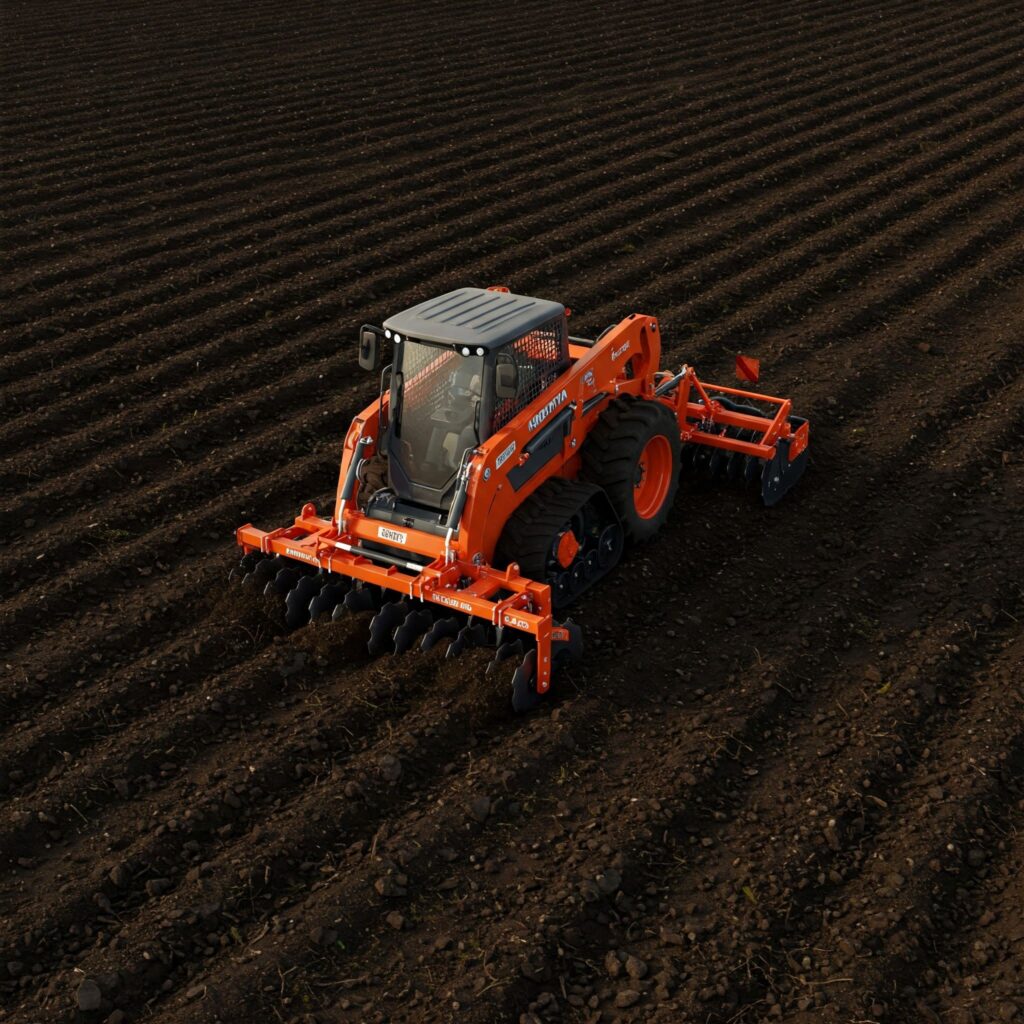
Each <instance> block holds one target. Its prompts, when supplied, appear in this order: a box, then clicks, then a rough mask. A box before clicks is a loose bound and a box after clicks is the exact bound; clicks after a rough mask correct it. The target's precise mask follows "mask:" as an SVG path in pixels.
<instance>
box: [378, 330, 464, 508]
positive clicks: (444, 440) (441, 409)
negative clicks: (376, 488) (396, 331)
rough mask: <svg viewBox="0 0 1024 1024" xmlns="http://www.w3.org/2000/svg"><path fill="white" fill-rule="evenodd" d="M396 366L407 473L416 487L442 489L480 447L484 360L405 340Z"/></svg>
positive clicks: (398, 427) (398, 428)
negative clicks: (469, 450) (464, 457)
mask: <svg viewBox="0 0 1024 1024" xmlns="http://www.w3.org/2000/svg"><path fill="white" fill-rule="evenodd" d="M398 362H399V366H398V369H399V371H400V374H401V376H400V378H397V383H398V384H399V385H400V386H401V389H402V393H401V395H396V397H397V399H398V405H397V412H398V415H397V420H396V424H395V427H396V431H395V437H396V440H397V441H398V450H399V453H400V455H401V461H402V463H403V468H404V470H405V473H406V475H407V476H408V477H409V479H410V480H412V481H414V482H415V483H418V484H422V485H423V486H425V487H432V488H435V489H439V488H442V487H444V485H445V484H446V483H447V482H448V481H449V480H450V479H451V478H452V476H453V475H454V473H455V472H456V471H457V470H458V468H459V465H460V464H461V462H462V455H463V452H465V450H466V449H467V448H473V447H475V446H476V445H477V444H479V440H480V439H479V437H478V434H477V430H478V425H477V421H478V418H479V412H478V410H479V406H480V394H481V386H482V382H483V374H484V357H483V356H478V355H469V356H464V355H462V354H461V353H459V352H458V351H456V350H455V349H453V348H450V347H448V346H442V345H431V344H429V343H427V342H423V341H413V340H408V339H407V340H406V341H404V342H403V343H402V345H401V356H400V359H399V361H398Z"/></svg>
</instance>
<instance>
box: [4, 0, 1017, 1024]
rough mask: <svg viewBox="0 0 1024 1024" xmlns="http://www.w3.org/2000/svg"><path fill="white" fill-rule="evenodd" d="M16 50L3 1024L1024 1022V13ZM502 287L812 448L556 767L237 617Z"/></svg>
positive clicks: (653, 621) (617, 681)
mask: <svg viewBox="0 0 1024 1024" xmlns="http://www.w3.org/2000/svg"><path fill="white" fill-rule="evenodd" d="M3 22H4V25H3V27H4V32H3V36H4V43H3V46H4V49H5V54H4V57H3V62H2V67H3V70H2V82H3V93H4V98H3V101H2V104H0V106H2V115H3V121H4V137H5V145H4V147H3V153H2V161H0V173H2V177H3V184H4V190H5V199H6V202H5V214H6V235H5V238H6V245H5V247H4V254H3V255H4V260H5V271H6V275H5V284H4V292H5V295H4V301H3V304H2V310H0V317H2V321H0V329H2V334H3V339H2V349H0V381H2V391H0V401H2V406H0V409H2V414H3V415H2V422H0V458H2V463H0V481H2V484H0V486H2V504H0V513H2V522H3V530H2V545H3V546H2V548H0V578H2V581H3V590H2V594H3V608H2V618H0V644H2V646H3V649H4V650H3V653H2V654H0V674H2V682H0V714H2V727H3V733H2V742H0V996H2V999H0V1019H2V1020H9V1021H19V1022H22V1021H23V1022H40V1024H42V1022H56V1021H61V1022H69V1021H75V1022H80V1024H91V1022H94V1021H97V1022H98V1021H109V1022H111V1024H117V1022H118V1021H120V1022H134V1021H138V1020H152V1021H159V1022H162V1024H171V1022H173V1024H184V1022H201V1024H206V1022H209V1024H212V1022H213V1021H217V1020H220V1021H239V1022H244V1021H254V1020H261V1021H262V1020H265V1021H283V1022H304V1024H308V1022H314V1021H315V1022H318V1024H341V1022H348V1021H352V1022H356V1021H359V1022H363V1021H365V1022H376V1021H394V1022H400V1021H407V1022H440V1021H455V1020H457V1021H466V1022H470V1024H483V1022H490V1021H495V1022H505V1021H511V1022H515V1021H517V1020H518V1021H521V1022H525V1024H538V1022H540V1021H544V1022H548V1021H554V1022H561V1021H564V1022H596V1021H622V1022H631V1021H648V1020H651V1021H672V1022H674V1021H690V1022H708V1024H711V1022H714V1024H726V1022H731V1024H738V1022H755V1021H775V1020H782V1021H791V1022H794V1024H809V1022H817V1021H822V1022H852V1021H857V1022H860V1024H868V1022H877V1024H902V1022H915V1021H922V1022H929V1024H932V1022H941V1024H971V1022H973V1024H982V1022H988V1021H1024V835H1022V826H1024V631H1022V628H1021V621H1022V618H1024V589H1022V588H1024V584H1022V580H1024V542H1022V535H1024V514H1022V510H1024V203H1022V200H1021V195H1022V188H1024V71H1022V68H1024V4H1022V3H1021V2H1012V3H1011V2H1002V0H979V2H977V3H973V4H969V5H960V4H955V5H954V4H948V5H944V4H934V3H926V2H922V0H909V2H888V3H882V2H878V0H866V2H865V0H853V2H850V3H846V4H841V5H840V4H833V3H828V2H825V0H792V2H786V3H774V4H765V3H760V2H753V0H729V2H711V3H696V2H677V3H665V2H660V0H631V2H629V3H626V2H623V0H607V2H605V3H602V4H600V5H594V6H593V7H590V6H588V7H586V8H584V7H577V6H576V5H568V4H557V3H552V2H551V0H525V2H523V3H519V4H515V5H504V4H499V5H498V6H494V5H491V6H481V5H479V4H471V3H468V2H465V0H456V2H454V3H443V4H442V3H433V2H431V3H425V4H424V3H411V2H407V0H404V2H403V0H396V2H394V3H391V4H372V3H369V2H368V0H354V2H353V3H351V4H346V5H342V4H329V3H328V4H324V3H313V2H310V0H296V2H294V3H291V4H284V3H280V2H258V3H253V2H251V0H247V2H245V3H242V2H240V0H226V2H225V3H223V4H220V5H211V4H204V3H198V2H195V0H184V2H179V3H173V4H172V3H168V2H167V0H143V2H141V3H136V4H128V3H124V2H117V0H111V2H106V0H98V2H97V0H89V2H84V0H69V2H67V3H63V4H60V5H58V4H55V3H53V2H52V0H42V2H39V0H37V2H28V0H9V2H8V3H7V4H5V5H4V11H3ZM497 283H502V284H508V285H510V286H512V287H513V288H514V289H516V290H517V291H521V292H526V293H535V294H540V295H545V296H550V297H552V298H556V299H560V300H562V301H564V302H566V303H567V304H568V305H570V306H571V307H573V309H574V310H575V313H574V316H573V321H572V324H573V330H574V333H577V334H583V333H593V332H596V331H599V330H600V329H601V328H603V327H604V326H605V325H606V324H608V323H609V322H612V321H615V320H618V319H619V318H620V317H622V316H624V315H626V314H627V313H629V312H633V311H639V312H646V313H652V314H657V315H658V316H659V318H660V320H661V322H662V325H663V329H664V333H665V336H666V341H667V360H668V362H669V363H670V364H671V365H672V366H678V365H679V364H680V363H681V362H683V361H684V360H685V361H687V362H690V363H693V364H695V365H696V366H697V367H698V368H699V369H700V371H701V372H702V374H703V375H705V376H706V377H709V378H711V379H715V377H721V378H727V377H728V376H729V374H730V372H731V364H732V358H733V355H734V354H735V353H736V352H738V351H744V352H747V353H749V354H750V355H753V356H756V357H759V358H760V359H761V360H762V363H763V367H764V371H765V387H766V388H767V389H769V390H771V391H774V392H777V393H784V394H787V395H791V396H792V397H793V398H794V401H795V404H796V409H797V411H798V412H799V413H800V414H802V415H807V416H809V417H810V418H811V421H812V444H813V460H812V463H811V466H810V469H809V471H808V472H807V474H806V476H805V477H804V479H803V480H802V481H801V484H800V486H799V487H798V488H797V490H796V491H794V492H793V493H792V494H791V495H790V496H789V497H787V499H786V500H785V502H784V503H783V504H782V505H780V506H779V507H778V508H776V509H774V510H772V511H770V512H767V511H765V510H764V509H763V508H761V507H760V506H759V505H758V504H757V503H756V501H755V500H754V499H753V498H751V497H750V496H749V495H745V494H740V493H738V492H735V491H732V490H730V489H728V488H720V487H714V486H710V485H708V484H706V483H702V482H700V481H690V480H687V481H685V482H684V488H683V490H682V492H681V494H680V499H679V503H678V508H677V510H676V513H675V515H674V518H673V519H672V521H671V523H670V526H669V528H668V529H667V530H666V531H665V532H664V534H663V535H662V536H660V537H659V538H658V539H657V540H656V541H655V542H654V543H652V544H650V545H649V546H647V547H646V548H643V549H638V550H635V551H633V552H632V553H630V554H629V555H628V557H627V558H626V559H625V560H624V561H623V563H622V564H621V566H620V567H619V568H618V569H617V570H616V571H615V572H614V574H613V575H612V576H611V577H610V578H608V579H607V580H606V581H605V582H604V584H603V585H602V586H601V587H600V588H599V589H598V590H597V591H596V592H595V593H593V595H592V596H589V597H588V598H587V599H586V600H585V601H584V602H583V603H582V604H581V606H580V607H579V609H578V615H577V616H576V617H577V619H578V621H580V622H581V623H582V624H583V626H584V630H585V636H586V640H587V654H586V658H585V661H584V662H583V664H582V665H581V666H579V667H577V668H575V669H573V670H572V671H571V672H569V673H567V675H566V676H565V677H564V678H563V679H562V680H561V683H560V688H559V694H558V698H557V699H556V700H555V701H553V702H552V703H551V704H550V705H549V706H547V707H546V708H545V709H544V710H542V711H541V712H539V713H537V714H535V715H532V716H529V717H524V718H516V717H513V716H512V715H511V714H510V712H509V711H508V708H507V703H508V693H507V691H506V689H505V688H504V686H496V685H493V684H492V683H491V681H490V679H485V677H484V675H483V666H484V664H485V661H486V656H485V655H483V654H481V653H479V652H473V653H470V654H467V655H466V656H464V657H462V658H460V659H456V660H454V661H445V660H444V659H443V658H442V657H440V651H437V652H432V653H431V654H430V655H419V654H417V655H409V656H405V657H402V658H392V657H385V658H382V659H379V660H376V661H372V660H371V659H370V658H369V657H368V655H367V654H366V651H365V630H366V621H365V616H364V617H362V618H360V617H356V618H354V619H352V620H350V621H348V622H344V623H330V622H325V623H317V624H314V625H312V626H309V627H307V628H305V629H302V630H299V631H297V632H294V633H290V634H286V633H285V631H284V630H283V629H282V628H281V625H280V623H281V618H280V612H279V610H278V609H276V608H274V607H273V606H271V605H268V604H266V603H265V601H264V599H263V598H262V597H256V596H254V595H253V594H252V593H251V592H247V591H244V590H241V589H234V588H232V587H229V586H228V585H227V583H226V576H227V572H228V570H229V568H230V567H231V565H232V564H233V563H234V561H235V559H236V557H237V555H236V552H235V550H234V548H233V537H232V531H233V529H234V528H235V527H236V526H237V525H240V524H241V523H244V522H247V521H252V522H254V523H257V524H259V525H261V526H264V527H271V526H276V525H280V524H283V523H285V522H287V521H289V520H290V518H291V517H292V516H294V515H295V513H296V512H297V511H298V509H299V508H300V507H301V505H302V504H303V502H305V501H307V500H315V501H317V502H318V503H320V504H321V505H322V506H326V505H327V503H328V502H329V499H330V495H331V492H332V490H333V486H334V483H335V480H336V473H337V464H338V460H339V447H340V442H341V437H342V435H343V431H344V428H345V426H346V424H347V422H348V420H349V418H350V417H351V416H352V415H353V414H354V413H355V412H357V411H358V410H359V409H360V408H361V407H362V406H363V405H365V404H366V403H367V401H368V400H369V399H370V398H371V397H372V395H373V392H374V387H375V385H374V382H373V381H372V380H371V379H369V378H367V377H366V376H364V375H361V374H359V372H358V370H357V367H356V364H355V346H354V339H355V332H356V329H357V327H358V325H359V324H360V323H362V322H364V321H370V322H380V320H381V319H382V318H383V317H384V316H386V315H387V314H388V313H389V312H394V311H396V310H397V309H400V308H403V307H404V306H406V305H410V304H411V303H412V302H414V301H417V300H419V299H421V298H424V297H426V296H428V295H430V294H431V293H437V292H441V291H444V290H446V289H449V288H452V287H456V286H459V285H463V284H476V285H487V284H497ZM723 382H728V381H727V380H724V381H723ZM435 654H436V655H437V656H435Z"/></svg>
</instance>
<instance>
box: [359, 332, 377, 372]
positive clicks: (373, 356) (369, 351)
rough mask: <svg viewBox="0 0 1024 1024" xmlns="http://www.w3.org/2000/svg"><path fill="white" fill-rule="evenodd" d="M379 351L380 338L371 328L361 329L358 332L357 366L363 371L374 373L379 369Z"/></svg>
mask: <svg viewBox="0 0 1024 1024" xmlns="http://www.w3.org/2000/svg"><path fill="white" fill-rule="evenodd" d="M380 361H381V351H380V338H379V337H378V336H377V331H376V330H375V329H374V328H372V327H363V328H361V329H360V331H359V365H360V366H361V367H362V368H363V369H364V370H370V371H371V372H375V371H377V370H379V369H380Z"/></svg>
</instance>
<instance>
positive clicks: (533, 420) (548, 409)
mask: <svg viewBox="0 0 1024 1024" xmlns="http://www.w3.org/2000/svg"><path fill="white" fill-rule="evenodd" d="M568 397H569V392H568V391H566V390H565V388H562V390H561V392H559V394H557V395H555V397H554V398H552V399H551V401H550V402H548V404H547V405H545V406H544V408H543V409H541V411H540V412H537V413H534V414H533V415H532V416H531V417H530V422H529V423H527V427H528V428H529V429H530V430H536V429H537V427H539V426H540V425H541V424H542V423H543V422H544V421H545V420H546V419H547V418H548V417H549V416H550V415H551V414H552V413H553V412H554V411H555V410H556V409H557V408H558V407H559V406H560V405H561V404H562V403H563V402H564V401H565V400H566V399H567V398H568Z"/></svg>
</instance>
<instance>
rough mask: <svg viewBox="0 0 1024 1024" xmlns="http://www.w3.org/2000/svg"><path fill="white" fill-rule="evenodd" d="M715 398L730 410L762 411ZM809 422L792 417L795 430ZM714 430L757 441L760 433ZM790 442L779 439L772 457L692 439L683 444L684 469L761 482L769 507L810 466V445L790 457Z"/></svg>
mask: <svg viewBox="0 0 1024 1024" xmlns="http://www.w3.org/2000/svg"><path fill="white" fill-rule="evenodd" d="M698 401H699V399H698ZM716 401H717V402H719V403H720V404H721V405H723V406H724V407H725V408H726V409H729V410H730V411H731V412H738V413H744V414H746V415H748V416H762V415H763V414H762V413H761V412H760V411H759V410H757V409H756V408H754V406H752V405H741V404H740V403H738V402H733V401H731V400H730V399H728V398H716ZM806 422H807V421H806V420H804V419H802V418H801V417H799V416H790V417H789V424H790V426H791V427H792V428H793V429H794V430H797V429H798V428H799V427H801V426H802V425H803V424H804V423H806ZM714 432H715V433H717V434H719V435H721V436H723V437H730V438H733V439H735V440H737V441H755V440H757V438H758V437H759V436H760V435H759V434H758V433H757V432H756V431H754V430H746V429H744V428H742V427H729V426H727V427H716V429H715V430H714ZM789 446H790V440H789V439H788V438H786V439H784V440H780V441H778V442H777V443H776V446H775V454H774V455H773V457H772V458H770V459H759V458H757V456H755V455H744V454H743V453H742V452H730V451H725V450H724V449H722V448H712V447H710V446H709V445H702V444H698V443H691V444H687V445H684V446H683V452H682V467H683V472H684V473H693V474H698V475H700V476H703V477H705V478H706V479H708V480H727V481H729V482H730V483H736V484H740V485H741V486H742V485H745V486H749V485H752V484H754V483H755V482H760V484H761V500H762V501H763V502H764V504H765V505H766V506H768V507H769V508H770V507H771V506H772V505H775V504H776V503H777V502H778V501H779V500H780V499H781V498H782V497H783V495H785V494H786V493H787V491H789V490H790V488H792V487H793V485H794V484H795V483H796V482H797V481H798V480H799V479H800V477H801V476H803V473H804V470H805V469H806V468H807V449H804V451H802V452H801V453H800V454H799V455H798V456H797V457H796V458H795V459H793V460H792V461H790V459H789Z"/></svg>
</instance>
